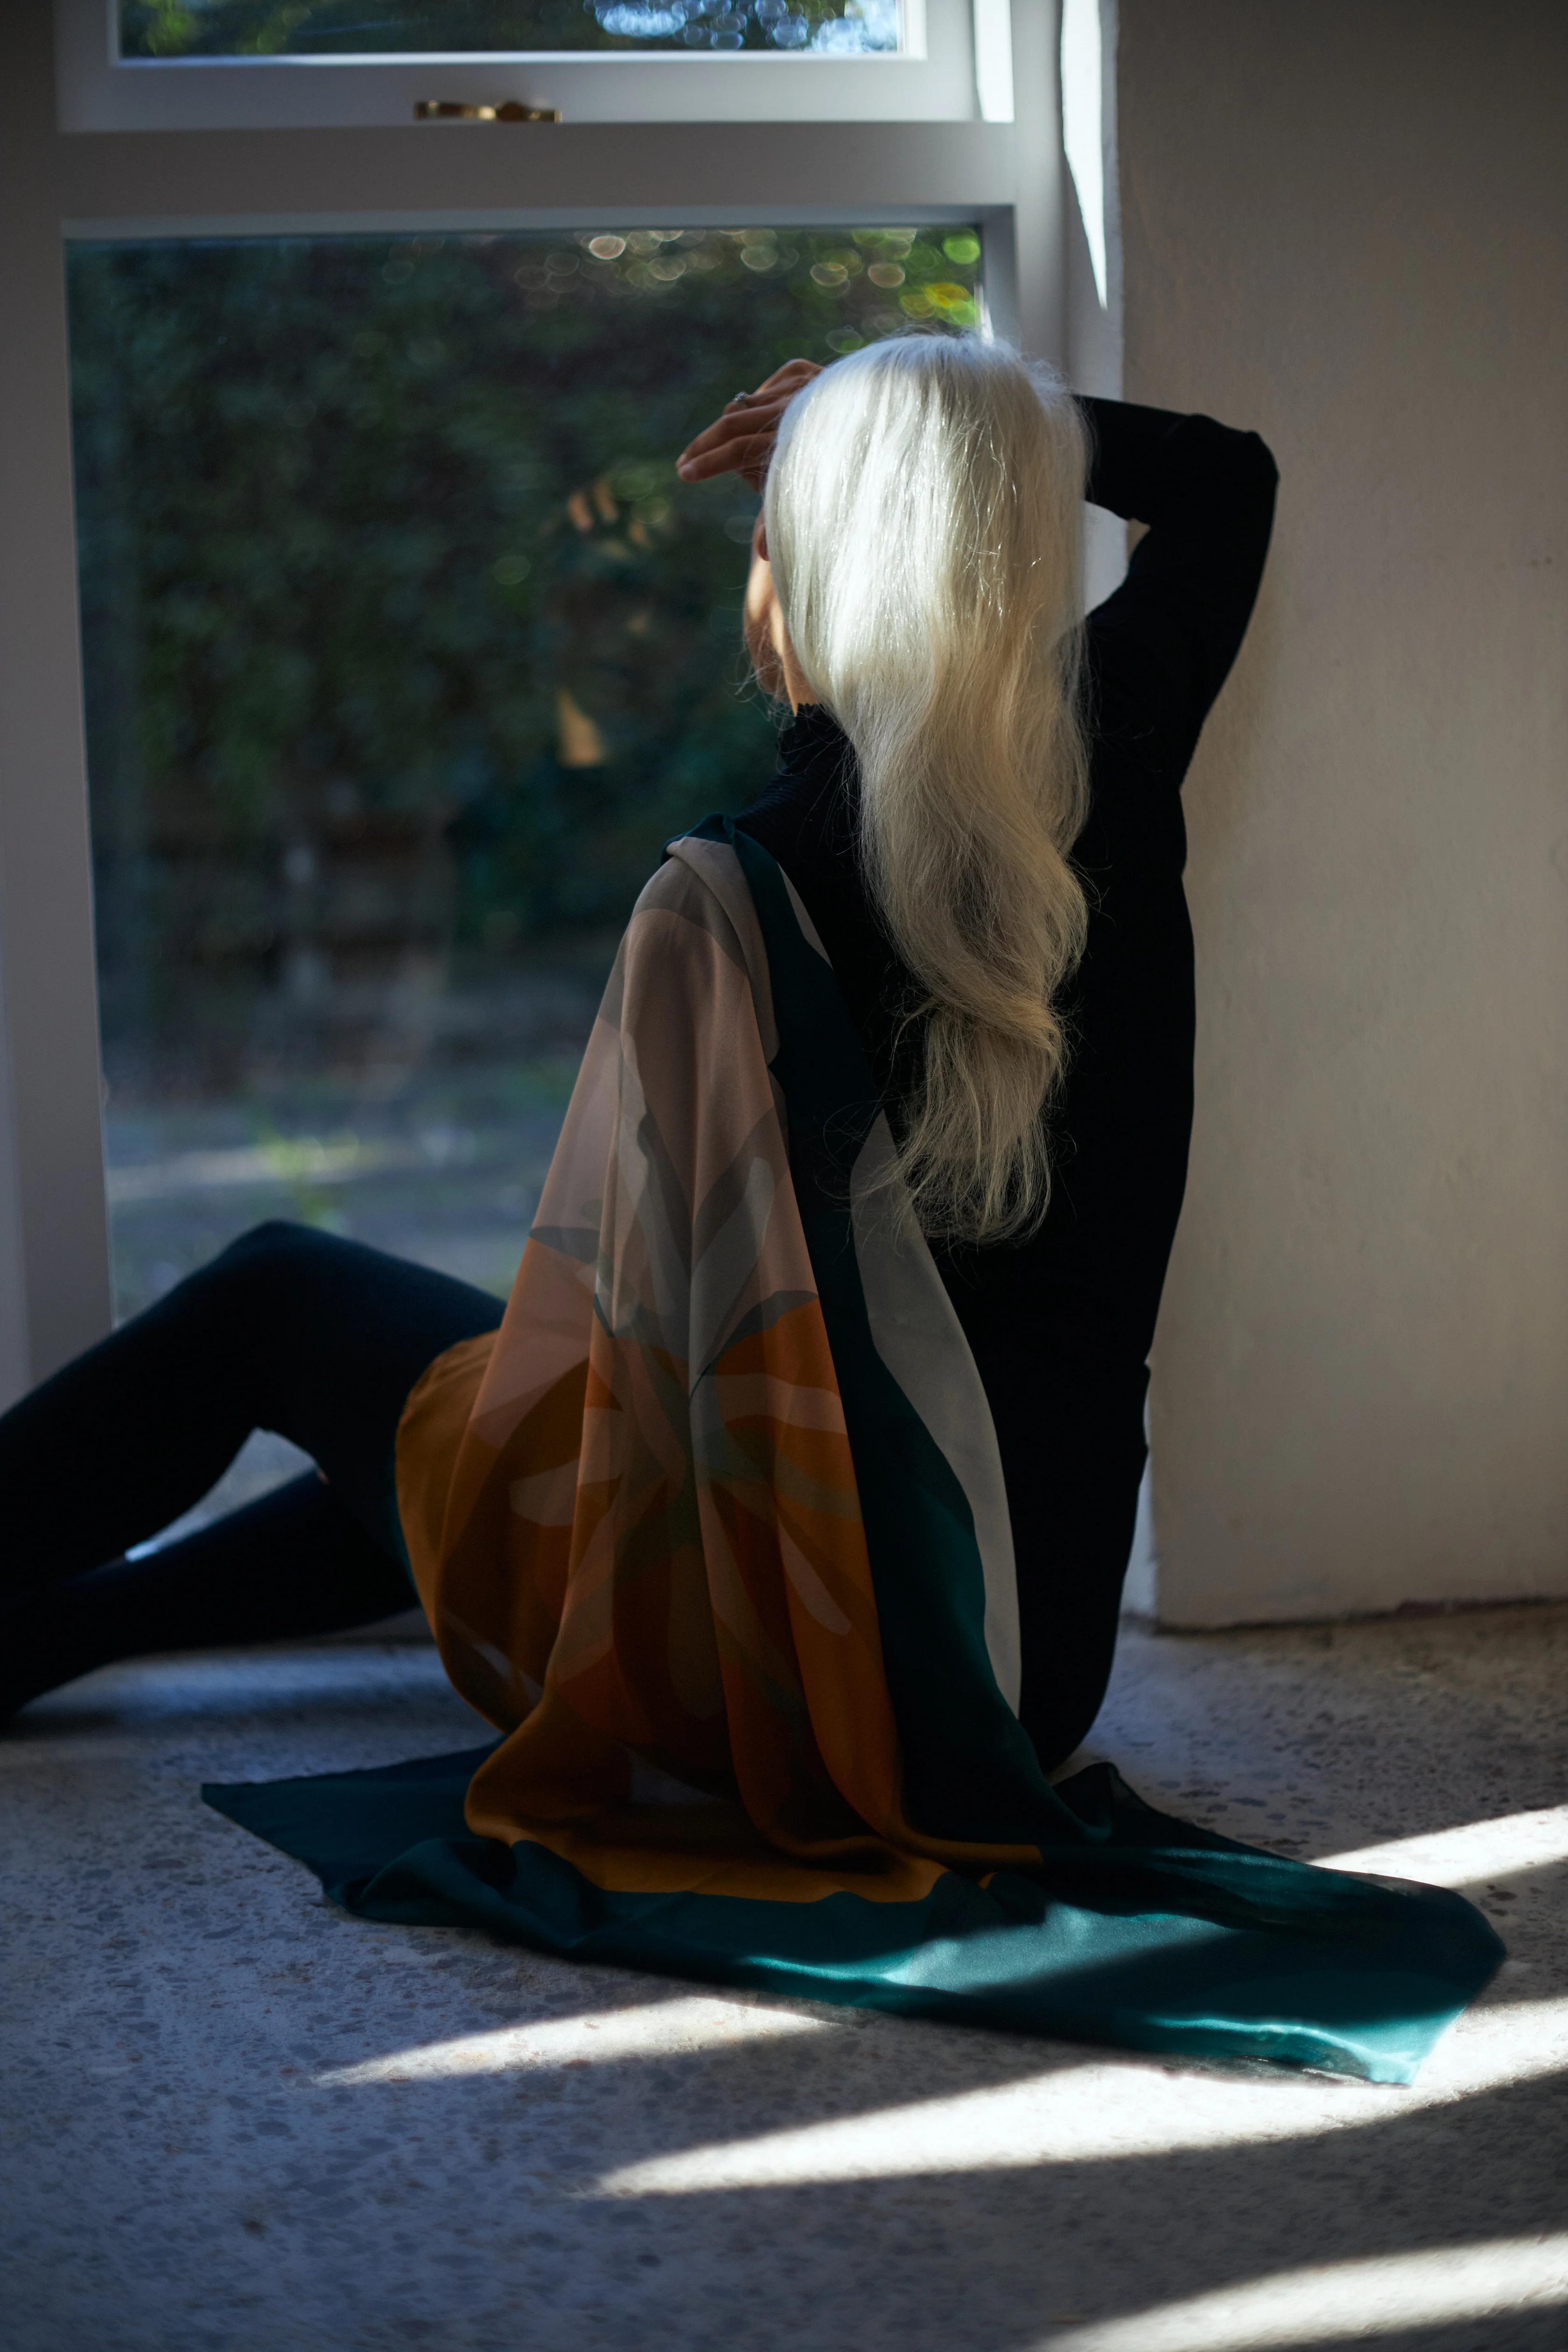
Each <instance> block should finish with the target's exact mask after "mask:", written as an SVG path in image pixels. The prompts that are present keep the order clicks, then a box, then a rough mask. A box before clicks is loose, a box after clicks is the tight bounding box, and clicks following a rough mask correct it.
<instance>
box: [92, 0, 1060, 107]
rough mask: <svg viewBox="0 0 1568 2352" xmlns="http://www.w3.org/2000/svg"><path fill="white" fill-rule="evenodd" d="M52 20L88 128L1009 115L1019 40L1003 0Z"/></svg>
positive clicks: (403, 6) (160, 7) (529, 0)
mask: <svg viewBox="0 0 1568 2352" xmlns="http://www.w3.org/2000/svg"><path fill="white" fill-rule="evenodd" d="M1031 5H1034V0H1031ZM57 27H58V80H59V90H60V107H61V117H60V119H61V125H62V128H64V129H67V130H77V131H83V130H94V131H103V130H138V129H141V130H147V129H153V128H163V129H176V128H183V129H187V130H195V129H210V130H222V129H237V128H241V127H262V126H271V127H275V128H280V127H286V126H289V125H305V124H318V125H322V126H325V125H327V124H339V125H345V126H346V125H348V124H353V123H360V124H370V123H383V124H386V125H394V124H400V123H405V122H407V121H410V120H411V119H412V116H413V114H414V111H415V109H416V107H418V106H419V105H420V104H421V103H422V102H426V103H427V102H430V101H446V102H447V103H449V104H463V103H465V102H466V103H468V104H489V105H490V106H492V107H493V106H498V105H502V104H507V103H510V104H512V105H516V106H522V107H532V108H535V109H540V108H542V109H547V110H552V111H553V112H557V113H559V115H560V116H561V117H562V119H563V121H566V122H568V123H578V124H581V123H589V122H603V121H689V122H696V121H846V122H853V121H969V120H972V119H973V118H974V117H975V116H976V115H977V114H978V115H980V116H982V117H990V116H992V115H994V117H995V119H998V120H1000V119H1002V116H1001V115H1000V113H998V112H996V110H995V105H994V94H995V92H996V91H997V90H999V89H1001V88H1002V87H1003V80H999V79H998V78H997V58H998V56H999V54H1000V52H1001V51H1003V50H1006V51H1009V52H1010V47H1011V40H1010V29H1009V17H1008V11H1007V7H1006V0H1001V5H1000V6H998V0H387V4H386V5H381V6H378V7H377V8H375V9H374V10H371V11H367V10H365V9H364V8H363V6H360V5H355V0H58V6H57ZM1003 79H1004V80H1005V76H1004V77H1003Z"/></svg>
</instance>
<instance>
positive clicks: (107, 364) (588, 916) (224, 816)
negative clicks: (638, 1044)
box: [70, 227, 980, 1313]
mask: <svg viewBox="0 0 1568 2352" xmlns="http://www.w3.org/2000/svg"><path fill="white" fill-rule="evenodd" d="M979 258H980V243H979V239H978V237H977V236H976V235H975V234H974V233H973V231H971V230H968V229H964V228H952V227H950V228H946V229H921V230H919V231H916V230H913V229H890V228H879V229H858V230H855V231H847V230H839V231H826V230H816V229H814V230H811V231H809V232H808V231H796V230H793V229H789V230H786V229H778V228H769V229H736V230H731V231H717V230H709V229H703V230H691V229H686V230H668V231H655V230H646V229H636V230H627V231H625V232H611V231H607V230H584V231H583V232H582V233H581V234H578V235H575V236H571V235H564V234H558V235H552V236H542V235H530V236H468V237H461V238H457V237H441V236H416V237H413V238H404V239H398V240H390V239H385V238H348V239H320V240H298V241H288V242H283V241H272V240H268V239H259V238H258V239H251V240H246V241H238V242H232V243H226V244H206V245H199V244H179V245H171V244H164V245H158V244H145V245H124V244H114V245H110V244H103V245H79V246H77V247H73V248H72V252H71V259H70V295H71V334H72V369H73V391H74V401H75V434H76V464H77V484H78V499H79V521H80V558H81V601H82V620H83V638H84V646H85V649H86V663H87V682H88V724H89V778H90V786H91V805H92V834H93V854H94V864H95V877H96V891H97V917H98V950H99V971H100V997H101V1008H102V1014H101V1017H102V1025H103V1047H104V1061H105V1069H106V1074H107V1077H108V1083H109V1099H108V1110H107V1121H108V1138H109V1158H110V1197H111V1204H112V1207H111V1213H112V1225H113V1237H114V1253H115V1273H116V1284H117V1290H118V1303H119V1307H120V1311H121V1313H125V1312H129V1311H132V1310H133V1309H134V1308H136V1307H139V1306H141V1305H142V1304H144V1303H145V1302H146V1301H147V1300H148V1299H149V1298H151V1297H155V1296H157V1295H158V1294H159V1292H161V1291H162V1290H163V1289H165V1288H166V1287H167V1286H169V1285H170V1284H171V1283H172V1282H173V1281H174V1280H175V1279H176V1278H177V1277H178V1276H180V1275H182V1274H183V1273H184V1272H186V1271H187V1270H188V1269H189V1268H190V1267H191V1266H193V1265H196V1264H198V1263H200V1262H201V1261H202V1260H203V1259H204V1258H205V1257H206V1256H207V1255H209V1254H210V1253H211V1252H212V1251H213V1250H214V1249H215V1248H216V1247H218V1246H220V1245H221V1244H223V1243H224V1242H225V1241H226V1240H227V1239H229V1238H230V1237H231V1236H232V1235H233V1234H236V1233H238V1232H241V1231H243V1230H244V1229H245V1227H247V1225H249V1224H252V1223H256V1222H257V1221H258V1219H260V1218H262V1217H265V1216H276V1215H286V1216H292V1217H299V1218H305V1219H309V1220H311V1221H314V1222H316V1223H321V1224H323V1225H327V1226H331V1228H333V1229H334V1230H338V1231H342V1232H345V1233H351V1234H356V1235H358V1236H360V1237H361V1238H363V1239H364V1240H367V1241H370V1242H373V1243H375V1244H378V1245H380V1246H382V1247H384V1248H388V1249H393V1250H397V1251H401V1252H404V1253H405V1254H406V1255H412V1256H416V1257H420V1258H423V1259H426V1260H427V1261H429V1262H431V1263H434V1264H437V1265H442V1266H445V1267H447V1268H448V1269H449V1270H450V1271H452V1272H454V1273H457V1274H459V1275H462V1276H465V1277H467V1278H468V1279H469V1280H472V1281H476V1282H479V1283H481V1284H485V1285H488V1286H491V1287H494V1288H496V1289H498V1290H504V1289H505V1288H506V1287H507V1286H508V1284H509V1283H510V1277H511V1274H512V1272H513V1269H514V1267H515V1265H516V1262H517V1259H518V1256H519V1255H520V1254H521V1245H522V1239H523V1236H524V1234H525V1233H526V1230H527V1226H528V1222H529V1218H530V1216H531V1213H532V1209H533V1204H534V1202H535V1199H536V1197H537V1192H538V1187H539V1183H540V1181H541V1179H542V1174H543V1171H544V1169H545V1167H546V1166H547V1164H548V1160H549V1157H550V1152H551V1150H552V1146H553V1143H554V1139H555V1135H556V1132H557V1130H558V1128H559V1123H560V1118H561V1113H562V1109H563V1105H564V1102H565V1099H566V1096H567V1092H568V1090H569V1088H570V1085H571V1081H572V1077H573V1075H574V1069H575V1065H576V1060H577V1057H578V1055H579V1054H580V1052H581V1048H582V1045H583V1042H584V1037H585V1035H586V1034H587V1029H588V1025H589V1024H590V1022H591V1020H592V1017H593V1012H594V1007H595V1003H596V1001H597V998H598V993H599V991H600V988H601V986H602V984H603V981H604V978H605V971H606V970H607V968H608V963H609V959H610V957H611V955H612V953H613V951H614V947H615V942H616V937H617V935H618V932H619V930H620V928H621V926H622V924H623V923H624V921H625V919H626V913H627V911H628V908H629V907H630V905H631V902H632V899H633V898H634V897H635V896H636V894H637V889H638V888H639V887H640V886H641V884H642V882H643V881H644V879H645V878H646V877H647V874H648V873H649V872H650V871H651V870H652V868H653V866H655V864H656V863H657V861H658V854H659V848H660V845H661V843H662V842H663V841H664V840H665V839H666V838H667V837H668V835H669V834H671V833H674V832H677V831H679V830H681V829H682V828H683V827H685V826H686V825H688V824H693V823H695V822H696V821H697V820H698V819H700V817H702V816H703V815H705V814H707V813H709V812H710V810H713V809H718V808H735V807H739V806H741V805H742V804H743V803H745V802H746V801H747V800H749V799H750V798H751V797H752V795H753V794H754V793H756V792H757V791H758V790H759V789H760V788H761V786H762V784H763V782H765V781H766V778H767V776H768V774H769V772H770V771H771V762H772V750H773V731H772V720H771V719H770V716H769V713H768V712H767V710H766V709H765V708H764V706H763V703H762V700H761V698H760V697H759V695H758V694H757V691H756V689H755V688H754V687H752V686H750V685H749V684H748V683H747V680H746V674H745V665H744V661H743V656H742V654H741V651H740V645H739V613H740V602H741V594H742V584H743V575H744V571H745V564H746V543H747V541H748V540H749V537H750V533H751V528H752V517H753V513H754V510H755V506H756V501H755V499H753V498H752V496H751V494H750V493H749V492H747V491H746V490H745V489H744V488H742V487H741V486H740V485H739V484H738V483H737V482H736V481H735V480H734V479H733V478H728V479H725V480H722V481H719V482H714V483H706V484H701V485H698V486H695V487H687V486H684V485H682V484H681V483H680V482H679V480H678V478H677V477H676V474H675V471H674V464H673V460H674V457H675V455H676V453H677V452H678V451H679V449H680V448H681V447H682V446H683V445H684V444H685V442H686V441H687V440H688V439H689V437H690V436H691V434H692V433H693V432H694V431H695V430H696V429H698V427H699V426H700V425H702V424H704V423H705V422H707V421H708V419H709V418H710V416H711V415H714V414H716V413H717V411H718V410H719V409H720V408H721V406H722V405H723V404H724V402H725V401H726V400H727V399H728V398H729V397H730V396H731V394H733V393H734V392H735V391H736V390H737V389H738V388H739V387H740V386H742V385H750V384H754V383H757V382H758V381H759V380H760V379H761V378H762V377H763V376H764V375H766V374H767V373H770V372H771V370H772V369H773V368H774V367H775V366H777V365H778V364H779V362H781V361H783V360H784V359H786V358H789V357H792V356H794V355H795V354H796V353H799V352H805V353H807V354H810V355H811V356H814V357H816V358H817V359H821V360H827V359H830V358H831V357H832V356H833V355H834V354H835V353H836V352H844V351H848V350H851V349H853V348H855V347H856V346H857V345H858V344H859V343H861V342H863V341H866V340H868V339H871V338H875V337H879V336H884V335H888V334H892V333H896V332H898V331H900V330H901V329H904V328H907V327H908V326H909V325H910V323H911V322H918V323H921V324H923V325H925V326H927V327H930V328H935V329H941V328H942V327H944V326H946V327H963V326H965V325H968V324H970V323H971V322H973V319H974V317H975V287H976V278H977V269H978V264H979Z"/></svg>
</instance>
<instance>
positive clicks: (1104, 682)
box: [1081, 398, 1279, 783]
mask: <svg viewBox="0 0 1568 2352" xmlns="http://www.w3.org/2000/svg"><path fill="white" fill-rule="evenodd" d="M1081 405H1082V408H1083V411H1084V414H1085V415H1086V416H1087V418H1088V419H1089V431H1090V434H1091V436H1092V438H1093V457H1092V459H1091V462H1090V467H1089V499H1090V501H1091V502H1092V503H1093V504H1094V505H1095V506H1100V507H1105V508H1107V509H1109V510H1110V513H1112V514H1117V515H1121V516H1123V517H1124V518H1125V519H1126V520H1129V521H1136V522H1142V523H1146V524H1147V525H1148V529H1147V530H1146V531H1145V533H1144V536H1143V537H1142V540H1141V541H1139V543H1138V545H1137V547H1136V548H1135V549H1134V550H1133V553H1132V560H1131V563H1130V564H1129V566H1128V571H1127V577H1126V579H1125V580H1124V581H1123V582H1122V583H1121V587H1120V588H1118V589H1117V590H1116V592H1115V593H1114V594H1113V595H1111V596H1109V597H1107V599H1106V601H1105V603H1104V604H1100V605H1099V606H1097V608H1096V609H1095V611H1094V612H1093V613H1092V614H1091V615H1090V616H1089V636H1090V646H1091V656H1092V659H1093V663H1094V667H1095V668H1096V670H1097V671H1098V673H1099V676H1100V683H1101V686H1102V688H1103V689H1104V690H1105V691H1106V692H1107V694H1108V695H1109V696H1113V697H1114V698H1115V701H1116V702H1117V704H1118V705H1120V706H1121V707H1122V708H1124V709H1125V708H1127V707H1128V706H1129V705H1131V709H1134V710H1137V711H1139V712H1140V713H1141V714H1142V717H1143V718H1144V719H1145V720H1146V722H1147V723H1148V724H1149V725H1150V726H1151V727H1152V730H1153V740H1152V742H1151V745H1150V749H1151V751H1152V754H1153V757H1154V759H1155V760H1156V761H1157V762H1158V764H1159V765H1160V767H1161V768H1162V769H1163V770H1166V771H1169V772H1173V782H1178V783H1179V782H1180V781H1181V778H1182V776H1183V775H1184V773H1185V771H1186V767H1187V762H1188V761H1190V760H1191V758H1192V755H1193V751H1194V746H1195V744H1196V742H1197V740H1198V732H1199V730H1200V729H1201V728H1202V726H1203V723H1204V720H1205V718H1206V717H1207V715H1208V711H1209V708H1210V706H1211V704H1212V703H1213V701H1214V699H1215V696H1216V695H1217V694H1218V692H1219V690H1220V688H1221V687H1222V686H1223V685H1224V684H1225V681H1226V676H1227V675H1228V673H1229V670H1230V666H1231V664H1232V662H1233V661H1234V660H1235V659H1236V656H1237V648H1238V647H1239V646H1240V644H1241V640H1242V637H1243V635H1244V634H1245V632H1246V629H1247V621H1248V619H1249V618H1250V616H1251V613H1252V607H1253V603H1254V600H1255V599H1256V597H1257V594H1258V581H1259V579H1260V578H1261V576H1262V572H1263V559H1264V557H1265V555H1266V554H1267V553H1268V534H1269V530H1270V527H1271V525H1272V522H1273V519H1274V488H1275V484H1276V483H1277V481H1278V480H1279V469H1278V468H1277V467H1276V466H1275V463H1274V460H1273V458H1272V457H1270V455H1269V453H1268V447H1267V446H1266V445H1265V444H1264V443H1263V442H1262V441H1261V440H1259V438H1258V435H1257V434H1256V433H1237V432H1233V431H1231V429H1230V428H1229V427H1228V426H1226V425H1216V424H1215V421H1214V419H1213V417H1211V416H1178V415H1172V414H1171V413H1170V412H1169V411H1167V410H1165V409H1161V408H1139V407H1134V406H1133V405H1131V404H1130V403H1129V402H1126V401H1121V400H1094V399H1087V398H1086V399H1084V400H1083V401H1082V403H1081ZM1108 715H1109V714H1108Z"/></svg>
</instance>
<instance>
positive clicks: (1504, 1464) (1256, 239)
mask: <svg viewBox="0 0 1568 2352" xmlns="http://www.w3.org/2000/svg"><path fill="white" fill-rule="evenodd" d="M1117 97H1118V104H1119V111H1120V132H1121V231H1122V243H1123V251H1122V269H1123V287H1124V301H1125V316H1124V322H1123V323H1124V333H1125V385H1126V393H1127V396H1128V397H1129V398H1130V399H1134V400H1138V399H1142V400H1148V401H1152V402H1156V403H1159V404H1163V405H1168V406H1171V407H1174V408H1182V409H1194V408H1195V409H1205V410H1207V411H1209V412H1210V413H1211V414H1213V415H1217V416H1219V417H1222V418H1224V419H1225V420H1226V421H1227V422H1229V423H1234V424H1237V425H1253V426H1256V427H1258V430H1260V431H1261V432H1262V433H1263V434H1264V436H1266V438H1267V439H1268V442H1269V443H1270V445H1271V446H1272V447H1273V449H1274V451H1275V453H1276V456H1277V457H1278V458H1279V466H1280V470H1281V474H1282V484H1281V492H1280V503H1279V523H1278V530H1277V537H1276V541H1275V547H1274V552H1273V555H1272V558H1271V561H1270V565H1269V572H1268V578H1267V581H1266V583H1265V586H1264V592H1263V596H1262V600H1261V603H1260V604H1259V608H1258V614H1257V616H1256V618H1255V621H1254V624H1253V627H1252V632H1251V635H1250V636H1249V638H1248V641H1247V646H1246V647H1245V649H1244V652H1243V655H1242V657H1241V660H1240V663H1239V665H1238V667H1237V671H1236V674H1235V676H1234V677H1233V678H1232V681H1231V683H1230V685H1229V686H1228V687H1227V688H1226V693H1225V696H1224V698H1223V699H1222V701H1221V704H1220V706H1219V708H1218V709H1217V710H1216V712H1215V716H1214V718H1213V719H1212V720H1211V722H1210V726H1209V729H1208V731H1207V733H1206V735H1205V740H1204V742H1203V745H1202V747H1201V749H1200V751H1199V754H1198V758H1197V761H1196V764H1195V766H1194V771H1193V773H1192V776H1191V778H1190V780H1189V782H1188V785H1187V791H1186V799H1187V806H1188V817H1189V824H1190V831H1191V863H1190V868H1189V891H1190V898H1191V902H1192V908H1193V919H1194V929H1195V931H1196V935H1197V942H1198V991H1199V1024H1200V1034H1199V1047H1198V1070H1197V1120H1196V1130H1195V1135H1194V1152H1193V1163H1192V1174H1191V1180H1190V1183H1189V1188H1188V1194H1187V1205H1186V1209H1185V1213H1184V1218H1183V1222H1182V1228H1181V1233H1180V1235H1179V1238H1178V1242H1177V1245H1176V1253H1175V1257H1174V1260H1173V1265H1172V1269H1171V1276H1170V1281H1169V1284H1168V1286H1167V1291H1166V1297H1165V1305H1164V1309H1163V1316H1162V1320H1161V1326H1160V1333H1159V1339H1158V1342H1157V1347H1156V1351H1155V1359H1154V1381H1153V1459H1154V1511H1155V1522H1156V1529H1157V1536H1158V1542H1159V1550H1160V1580H1159V1606H1160V1613H1161V1615H1162V1616H1163V1618H1165V1619H1166V1620H1167V1621H1169V1622H1177V1623H1213V1622H1226V1621H1235V1620H1246V1619H1249V1618H1268V1617H1292V1616H1310V1615H1314V1614H1319V1613H1331V1612H1341V1611H1350V1610H1369V1609H1378V1608H1390V1607H1394V1606H1396V1605H1397V1604H1398V1603H1400V1602H1401V1601H1407V1600H1470V1599H1479V1598H1484V1597H1493V1596H1498V1597H1501V1596H1509V1595H1525V1594H1538V1593H1546V1592H1563V1591H1568V1150H1565V1145H1568V756H1565V748H1568V639H1565V635H1564V621H1565V619H1568V613H1565V609H1564V607H1565V596H1564V584H1565V579H1568V390H1565V386H1568V365H1565V362H1568V307H1565V303H1564V296H1565V294H1568V8H1564V7H1563V6H1562V5H1561V0H1539V5H1538V0H1505V5H1495V6H1492V7H1487V8H1478V7H1476V6H1475V5H1472V0H1269V5H1258V0H1180V5H1173V0H1121V10H1120V50H1119V75H1118V90H1117Z"/></svg>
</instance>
